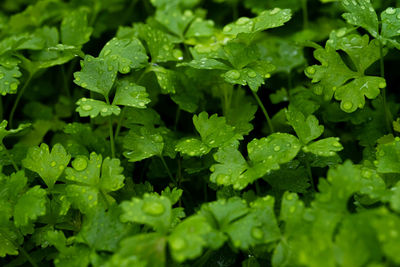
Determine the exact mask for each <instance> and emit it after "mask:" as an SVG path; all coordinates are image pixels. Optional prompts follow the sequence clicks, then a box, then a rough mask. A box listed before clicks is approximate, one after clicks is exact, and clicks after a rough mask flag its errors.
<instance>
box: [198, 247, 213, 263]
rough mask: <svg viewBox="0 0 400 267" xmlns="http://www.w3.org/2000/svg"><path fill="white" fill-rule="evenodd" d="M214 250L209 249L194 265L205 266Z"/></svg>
mask: <svg viewBox="0 0 400 267" xmlns="http://www.w3.org/2000/svg"><path fill="white" fill-rule="evenodd" d="M212 253H213V251H212V250H211V249H208V250H207V251H206V252H205V253H204V254H203V255H202V256H201V257H200V258H199V259H198V260H196V262H195V263H194V264H193V267H199V266H204V265H205V264H206V262H207V261H208V259H209V258H210V257H211V255H212Z"/></svg>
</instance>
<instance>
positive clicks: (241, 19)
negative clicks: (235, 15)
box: [236, 17, 250, 25]
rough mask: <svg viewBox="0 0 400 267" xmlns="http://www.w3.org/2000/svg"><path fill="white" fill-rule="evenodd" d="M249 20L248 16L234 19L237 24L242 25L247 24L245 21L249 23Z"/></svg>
mask: <svg viewBox="0 0 400 267" xmlns="http://www.w3.org/2000/svg"><path fill="white" fill-rule="evenodd" d="M249 22H250V19H249V18H247V17H242V18H239V19H238V20H237V21H236V24H237V25H244V24H247V23H249Z"/></svg>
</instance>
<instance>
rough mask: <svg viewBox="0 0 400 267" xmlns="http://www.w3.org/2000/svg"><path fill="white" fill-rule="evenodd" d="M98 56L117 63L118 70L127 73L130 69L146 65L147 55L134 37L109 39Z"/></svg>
mask: <svg viewBox="0 0 400 267" xmlns="http://www.w3.org/2000/svg"><path fill="white" fill-rule="evenodd" d="M99 57H100V58H104V59H106V60H110V61H113V62H117V63H118V71H119V72H120V73H123V74H127V73H129V72H130V71H131V69H141V68H144V67H145V66H146V65H147V60H148V57H147V55H146V50H145V49H144V47H143V45H142V43H141V42H140V41H139V40H138V39H136V38H130V39H118V38H116V37H114V38H113V39H111V40H110V41H109V42H108V43H106V45H105V46H104V47H103V49H102V50H101V52H100V55H99Z"/></svg>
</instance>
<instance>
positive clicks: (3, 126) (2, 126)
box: [0, 120, 31, 143]
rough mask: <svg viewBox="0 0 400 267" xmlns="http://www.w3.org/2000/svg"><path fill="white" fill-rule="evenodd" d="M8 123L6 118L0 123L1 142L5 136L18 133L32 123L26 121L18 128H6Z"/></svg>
mask: <svg viewBox="0 0 400 267" xmlns="http://www.w3.org/2000/svg"><path fill="white" fill-rule="evenodd" d="M7 124H8V122H7V121H6V120H3V121H2V122H1V123H0V143H2V142H3V139H4V138H5V137H7V136H9V135H13V134H16V133H18V132H20V131H22V130H23V129H25V128H27V127H29V126H30V125H31V124H30V123H24V124H20V125H19V126H18V128H17V129H12V130H6V128H7Z"/></svg>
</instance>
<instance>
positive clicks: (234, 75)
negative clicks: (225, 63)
mask: <svg viewBox="0 0 400 267" xmlns="http://www.w3.org/2000/svg"><path fill="white" fill-rule="evenodd" d="M226 76H227V77H228V78H229V79H232V80H237V79H239V78H240V72H239V71H237V70H230V71H228V72H227V73H226Z"/></svg>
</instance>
